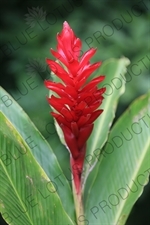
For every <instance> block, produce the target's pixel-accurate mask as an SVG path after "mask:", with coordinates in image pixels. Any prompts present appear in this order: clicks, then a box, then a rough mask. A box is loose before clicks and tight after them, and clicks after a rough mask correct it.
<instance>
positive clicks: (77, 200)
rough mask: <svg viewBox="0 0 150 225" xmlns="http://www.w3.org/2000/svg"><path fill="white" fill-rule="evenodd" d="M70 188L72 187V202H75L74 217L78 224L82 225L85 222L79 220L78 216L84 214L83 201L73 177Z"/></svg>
mask: <svg viewBox="0 0 150 225" xmlns="http://www.w3.org/2000/svg"><path fill="white" fill-rule="evenodd" d="M72 189H73V198H74V204H75V211H76V219H77V224H78V225H84V224H85V223H84V222H83V221H82V222H81V221H80V216H83V215H84V209H83V202H82V191H80V192H79V193H77V191H76V188H75V183H74V179H72Z"/></svg>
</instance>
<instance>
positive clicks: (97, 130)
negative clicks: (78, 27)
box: [83, 58, 129, 185]
mask: <svg viewBox="0 0 150 225" xmlns="http://www.w3.org/2000/svg"><path fill="white" fill-rule="evenodd" d="M128 65H129V60H128V59H127V58H121V59H109V60H106V61H104V62H103V64H102V66H101V67H100V69H99V70H98V71H97V73H96V75H95V77H96V76H97V74H98V75H100V74H102V75H105V80H104V81H103V82H102V83H101V85H100V86H99V87H106V93H105V94H104V100H103V103H102V105H101V107H100V108H101V109H104V111H103V113H102V115H101V116H100V117H99V118H98V119H97V120H96V121H95V124H94V129H93V131H92V134H91V136H90V138H89V140H88V143H87V153H86V157H85V163H84V173H83V183H85V181H86V178H87V176H88V175H89V173H90V172H91V170H92V169H93V168H94V166H95V165H96V163H97V162H98V160H99V156H100V152H101V149H102V147H103V146H104V144H105V142H106V140H107V138H108V134H109V129H110V126H111V124H112V121H113V119H114V117H115V111H116V107H117V102H118V99H119V97H120V95H121V94H123V92H124V91H125V77H124V74H125V72H126V67H127V66H128ZM90 182H91V181H90ZM83 185H84V184H83Z"/></svg>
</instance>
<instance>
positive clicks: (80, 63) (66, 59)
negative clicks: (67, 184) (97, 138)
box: [45, 22, 105, 193]
mask: <svg viewBox="0 0 150 225" xmlns="http://www.w3.org/2000/svg"><path fill="white" fill-rule="evenodd" d="M57 41H58V45H57V51H54V50H52V49H51V53H52V54H53V56H54V57H55V58H56V59H57V61H58V60H59V61H58V62H56V61H53V60H50V59H47V60H46V61H47V63H48V65H49V67H50V69H51V71H52V72H54V74H55V75H56V76H58V77H59V78H60V79H61V80H62V82H61V83H55V82H53V81H45V86H46V87H47V88H48V89H50V90H52V91H54V92H56V94H57V95H58V96H59V97H55V96H53V95H52V96H51V97H50V98H48V102H49V104H50V105H51V106H52V107H53V108H54V109H55V110H56V111H57V112H51V114H52V116H53V117H54V118H55V119H56V121H57V122H58V124H59V126H60V127H61V129H62V131H63V134H64V139H65V141H66V144H67V146H68V149H69V150H70V155H71V160H70V162H71V168H72V173H73V178H74V182H75V187H76V191H77V193H78V192H80V191H81V173H82V169H83V162H84V157H85V152H86V141H87V139H88V138H89V136H90V134H91V132H92V130H93V122H94V121H95V120H96V118H97V117H98V116H99V115H100V114H101V113H102V112H103V110H102V109H98V108H99V106H100V105H101V103H102V101H103V96H102V94H103V93H104V92H105V88H101V89H98V87H97V85H98V84H99V83H100V82H102V81H103V80H104V76H98V77H96V78H94V79H93V80H91V81H90V82H87V79H88V78H89V76H90V75H91V74H92V73H93V72H94V71H95V70H96V69H97V68H98V67H100V65H101V62H97V63H94V64H90V62H89V60H90V58H91V57H92V56H93V55H94V54H95V52H96V49H94V48H91V49H90V50H88V51H86V52H85V53H84V54H83V55H82V57H80V50H81V40H80V39H79V38H77V37H76V36H75V34H74V32H73V30H72V29H71V28H70V26H69V25H68V23H67V22H64V25H63V30H62V32H61V33H60V34H58V35H57Z"/></svg>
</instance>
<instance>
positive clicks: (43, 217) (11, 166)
mask: <svg viewBox="0 0 150 225" xmlns="http://www.w3.org/2000/svg"><path fill="white" fill-rule="evenodd" d="M0 122H1V129H0V143H1V144H0V149H1V160H0V162H1V166H0V172H1V173H0V189H1V191H0V212H1V213H2V216H3V218H4V219H5V220H6V221H7V223H8V224H11V225H20V224H21V225H27V224H31V225H34V224H39V225H41V224H45V225H49V224H54V225H55V224H60V225H61V224H64V225H66V224H67V223H69V224H73V222H72V221H71V219H70V218H69V216H68V215H67V213H66V212H65V210H64V208H63V206H62V203H61V201H60V198H59V195H58V193H57V188H56V186H55V184H54V183H53V182H51V181H50V179H49V178H48V176H47V175H46V173H45V172H44V170H43V169H42V168H41V166H40V165H39V164H38V162H37V161H36V160H35V158H34V156H33V154H32V153H31V150H30V149H29V146H28V145H27V144H26V142H25V141H24V140H23V139H22V137H21V136H20V134H19V133H18V132H17V131H16V129H15V128H14V127H13V125H12V124H11V122H10V121H9V120H8V119H7V118H6V117H5V116H4V115H3V114H2V113H1V114H0Z"/></svg>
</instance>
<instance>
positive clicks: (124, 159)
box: [85, 93, 150, 225]
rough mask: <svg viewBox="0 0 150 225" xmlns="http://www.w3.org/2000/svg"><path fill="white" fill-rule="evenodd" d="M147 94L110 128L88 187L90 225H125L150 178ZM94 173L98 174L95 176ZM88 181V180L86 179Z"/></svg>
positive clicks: (134, 103)
mask: <svg viewBox="0 0 150 225" xmlns="http://www.w3.org/2000/svg"><path fill="white" fill-rule="evenodd" d="M149 135H150V93H148V94H147V95H144V96H141V97H140V98H138V99H137V100H136V101H134V102H133V103H132V104H131V106H130V107H129V108H128V109H127V110H126V112H125V113H124V114H123V115H122V116H121V117H120V118H119V120H118V121H117V122H116V123H115V125H114V126H113V128H112V130H111V132H110V135H109V138H108V141H107V142H106V144H105V146H104V148H103V151H102V154H101V161H100V162H99V163H97V165H96V167H95V169H94V170H95V171H94V170H93V171H94V172H95V174H94V172H93V171H92V173H93V174H92V173H91V174H90V176H94V179H93V180H94V181H93V183H91V185H90V186H88V187H87V189H88V193H87V194H86V196H85V213H86V219H87V220H89V225H97V224H109V225H114V224H115V225H124V224H125V221H126V220H127V217H128V215H129V213H130V211H131V209H132V207H133V205H134V203H135V202H136V200H137V199H138V198H139V197H140V195H141V194H142V192H143V189H144V186H145V185H146V184H147V182H148V176H149V174H150V139H149ZM96 171H97V174H96ZM89 179H90V178H89Z"/></svg>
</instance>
